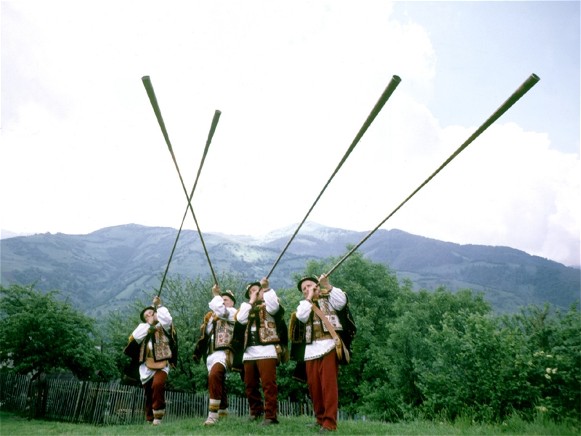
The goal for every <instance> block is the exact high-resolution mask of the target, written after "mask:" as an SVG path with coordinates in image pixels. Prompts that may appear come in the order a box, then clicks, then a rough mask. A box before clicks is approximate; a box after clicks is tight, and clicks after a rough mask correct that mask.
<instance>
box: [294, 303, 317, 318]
mask: <svg viewBox="0 0 581 436" xmlns="http://www.w3.org/2000/svg"><path fill="white" fill-rule="evenodd" d="M312 311H313V305H312V303H311V302H310V301H307V300H301V301H300V302H299V306H298V307H297V319H298V320H299V321H300V322H307V321H308V319H309V316H311V312H312Z"/></svg>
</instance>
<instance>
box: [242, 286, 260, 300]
mask: <svg viewBox="0 0 581 436" xmlns="http://www.w3.org/2000/svg"><path fill="white" fill-rule="evenodd" d="M253 286H258V287H259V288H260V287H261V286H262V285H261V284H260V282H252V283H249V284H248V286H246V293H245V294H244V296H245V297H246V298H250V294H249V292H250V288H251V287H253Z"/></svg>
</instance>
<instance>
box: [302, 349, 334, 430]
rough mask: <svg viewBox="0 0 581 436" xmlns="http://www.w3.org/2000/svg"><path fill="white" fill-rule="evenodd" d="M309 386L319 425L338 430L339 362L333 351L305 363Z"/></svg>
mask: <svg viewBox="0 0 581 436" xmlns="http://www.w3.org/2000/svg"><path fill="white" fill-rule="evenodd" d="M305 366H306V372H307V384H308V385H309V393H310V394H311V399H312V401H313V411H314V412H315V417H316V418H317V424H319V425H320V426H322V427H325V428H326V429H329V430H336V429H337V411H338V409H339V385H338V383H337V377H338V376H339V360H338V359H337V353H336V352H335V350H332V351H331V352H330V353H327V354H325V355H324V356H323V357H320V358H318V359H315V360H307V361H306V362H305Z"/></svg>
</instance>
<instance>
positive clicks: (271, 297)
mask: <svg viewBox="0 0 581 436" xmlns="http://www.w3.org/2000/svg"><path fill="white" fill-rule="evenodd" d="M263 295H264V304H266V311H267V312H268V313H270V314H271V315H276V313H277V312H278V310H279V309H280V303H279V302H278V297H277V296H276V292H274V289H269V290H268V291H266V292H265V293H264V294H263Z"/></svg>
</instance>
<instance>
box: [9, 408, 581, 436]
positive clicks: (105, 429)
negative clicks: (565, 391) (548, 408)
mask: <svg viewBox="0 0 581 436" xmlns="http://www.w3.org/2000/svg"><path fill="white" fill-rule="evenodd" d="M203 422H204V419H202V418H199V419H185V420H181V421H174V422H166V423H163V424H162V425H160V426H158V427H153V426H151V425H147V424H145V423H144V424H134V425H114V426H92V425H86V424H70V423H63V422H55V421H41V420H28V419H27V418H23V417H20V416H18V415H14V414H11V413H7V412H0V435H2V436H12V435H56V434H58V435H62V434H70V435H288V434H296V435H299V434H301V435H302V434H305V435H308V434H316V433H317V432H316V431H315V430H313V429H311V428H309V426H308V425H309V424H310V423H312V422H314V421H313V420H312V419H311V418H308V417H298V418H285V417H282V418H280V424H278V425H273V426H268V427H263V426H261V425H260V424H257V423H249V422H247V420H246V418H238V417H229V418H226V419H225V420H223V421H221V422H219V423H218V424H217V425H215V426H213V427H204V426H203V425H202V423H203ZM337 434H343V435H496V434H504V435H578V434H580V428H579V426H578V425H577V426H574V425H565V424H555V423H552V422H544V421H543V420H542V419H538V420H536V421H535V422H532V423H526V422H524V421H522V420H521V419H519V418H512V419H510V420H509V421H507V422H506V423H504V424H501V425H488V424H487V425H481V424H474V423H471V422H462V421H460V422H456V423H454V424H450V423H445V422H431V421H417V422H408V423H396V424H387V423H381V422H371V421H339V429H338V431H337Z"/></svg>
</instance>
